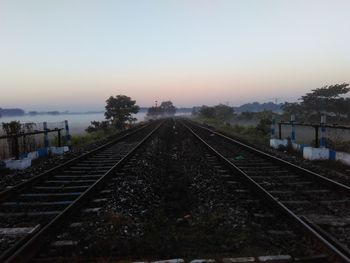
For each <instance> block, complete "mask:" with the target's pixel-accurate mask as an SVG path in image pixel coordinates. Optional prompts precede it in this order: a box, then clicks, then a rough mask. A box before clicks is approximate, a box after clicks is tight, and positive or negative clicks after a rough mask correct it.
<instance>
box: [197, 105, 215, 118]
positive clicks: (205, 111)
mask: <svg viewBox="0 0 350 263" xmlns="http://www.w3.org/2000/svg"><path fill="white" fill-rule="evenodd" d="M199 115H201V116H203V117H205V118H215V109H214V107H209V106H205V105H203V106H202V107H201V108H200V110H199Z"/></svg>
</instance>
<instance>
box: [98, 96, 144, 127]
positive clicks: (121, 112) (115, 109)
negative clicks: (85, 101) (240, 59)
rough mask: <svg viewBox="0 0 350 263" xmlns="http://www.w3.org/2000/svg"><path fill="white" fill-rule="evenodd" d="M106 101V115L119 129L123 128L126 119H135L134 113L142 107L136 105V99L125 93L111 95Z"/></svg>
mask: <svg viewBox="0 0 350 263" xmlns="http://www.w3.org/2000/svg"><path fill="white" fill-rule="evenodd" d="M106 103H107V105H106V107H105V108H106V112H105V117H106V119H107V120H110V121H111V122H112V124H113V125H114V126H115V127H117V128H118V129H123V126H124V124H125V122H126V121H130V122H131V121H133V120H134V118H133V117H132V114H136V113H138V112H139V109H140V107H139V106H137V105H135V103H136V101H135V100H131V98H130V97H128V96H125V95H117V96H115V97H113V96H110V97H109V98H108V100H106Z"/></svg>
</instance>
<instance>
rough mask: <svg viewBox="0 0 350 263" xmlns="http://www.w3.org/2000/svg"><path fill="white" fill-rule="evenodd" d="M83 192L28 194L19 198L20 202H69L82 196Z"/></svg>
mask: <svg viewBox="0 0 350 263" xmlns="http://www.w3.org/2000/svg"><path fill="white" fill-rule="evenodd" d="M81 194H82V192H70V193H27V194H21V195H19V196H18V201H28V200H31V201H34V200H36V201H67V200H72V201H73V200H74V199H75V198H77V197H78V196H80V195H81Z"/></svg>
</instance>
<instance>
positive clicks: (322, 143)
mask: <svg viewBox="0 0 350 263" xmlns="http://www.w3.org/2000/svg"><path fill="white" fill-rule="evenodd" d="M325 124H326V115H322V116H321V140H320V147H321V148H326V126H325Z"/></svg>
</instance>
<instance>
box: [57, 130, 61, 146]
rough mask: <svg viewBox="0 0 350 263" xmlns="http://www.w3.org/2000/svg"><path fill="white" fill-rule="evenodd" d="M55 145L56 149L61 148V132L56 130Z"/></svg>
mask: <svg viewBox="0 0 350 263" xmlns="http://www.w3.org/2000/svg"><path fill="white" fill-rule="evenodd" d="M57 144H58V147H61V130H60V129H58V130H57Z"/></svg>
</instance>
